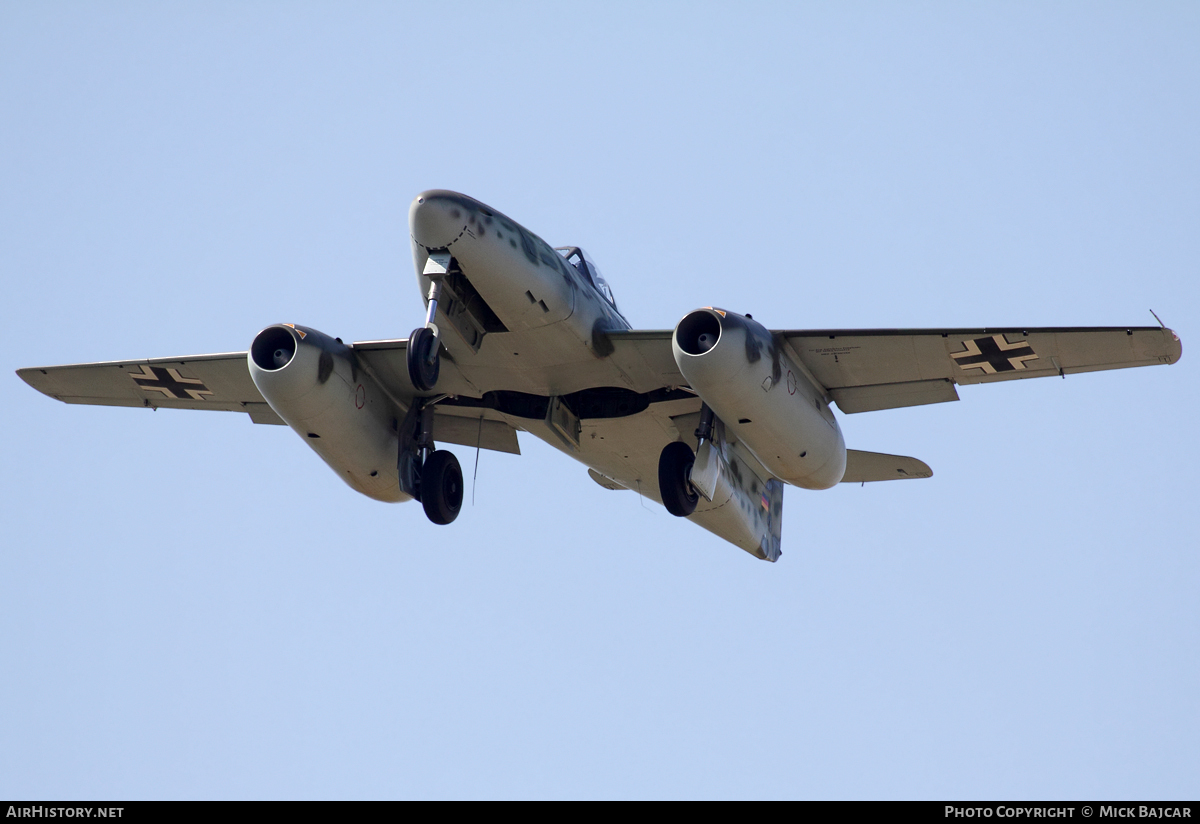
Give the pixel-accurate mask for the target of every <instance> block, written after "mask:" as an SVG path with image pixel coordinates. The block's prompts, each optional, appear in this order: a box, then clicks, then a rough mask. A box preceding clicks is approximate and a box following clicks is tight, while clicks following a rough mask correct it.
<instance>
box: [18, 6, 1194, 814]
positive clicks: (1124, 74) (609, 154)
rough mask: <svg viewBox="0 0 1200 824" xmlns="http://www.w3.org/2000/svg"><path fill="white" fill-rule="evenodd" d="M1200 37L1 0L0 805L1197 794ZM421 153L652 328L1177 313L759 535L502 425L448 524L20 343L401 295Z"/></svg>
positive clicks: (371, 329)
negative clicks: (1166, 330)
mask: <svg viewBox="0 0 1200 824" xmlns="http://www.w3.org/2000/svg"><path fill="white" fill-rule="evenodd" d="M1197 42H1200V10H1198V9H1197V7H1196V6H1195V5H1194V4H1187V3H1159V4H1153V5H1150V6H1146V5H1144V4H1132V3H1129V4H1116V3H1087V4H1073V3H1055V4H1032V3H1027V4H939V3H921V4H910V5H906V6H904V5H896V4H870V3H867V4H836V5H830V4H811V5H810V4H757V3H748V4H747V3H741V4H735V5H733V6H729V5H725V4H722V5H716V4H707V5H706V4H695V3H690V4H683V3H661V4H651V5H649V6H644V5H641V4H637V5H635V4H609V5H607V6H604V7H603V8H602V7H601V6H600V5H599V4H551V3H546V4H535V3H520V4H483V3H462V4H455V5H454V6H452V7H451V6H449V5H447V4H434V3H428V4H416V3H412V4H401V3H395V4H359V5H357V6H356V7H355V8H353V9H351V10H347V9H346V8H343V7H340V6H338V7H335V6H333V5H316V4H290V3H289V4H272V3H257V4H220V3H205V4H171V5H162V4H137V3H125V4H122V3H114V4H107V5H80V4H20V3H13V2H8V3H3V4H0V123H2V124H3V126H2V127H0V173H2V180H3V186H0V219H2V220H3V225H4V227H5V229H4V232H3V234H2V235H0V239H2V242H0V283H2V284H3V294H4V296H5V299H4V302H3V306H4V314H3V320H4V323H3V336H4V337H3V340H4V351H5V360H6V362H7V364H8V369H9V370H10V372H9V377H8V378H7V379H6V380H4V381H0V399H2V404H0V410H3V411H0V416H2V419H0V420H2V422H3V424H4V430H5V431H6V432H7V433H8V437H6V438H5V439H4V444H3V447H2V449H3V454H4V458H3V465H4V467H5V469H6V473H5V476H6V478H7V479H8V480H7V483H6V484H5V486H6V489H5V494H4V495H3V496H2V498H0V513H2V515H3V517H2V519H0V522H2V524H3V526H2V527H0V528H2V529H3V533H2V534H3V536H4V537H3V542H2V546H3V549H2V551H0V581H2V582H3V598H0V661H2V662H3V663H2V664H0V702H2V705H3V706H4V707H5V711H4V712H3V713H0V797H48V798H62V799H68V798H84V797H99V798H258V797H267V798H292V797H299V798H308V797H316V798H343V797H347V798H351V797H380V798H392V797H401V798H404V797H453V798H470V797H526V796H536V797H679V796H684V797H719V798H727V797H835V798H860V797H862V798H906V797H918V798H922V797H934V798H981V797H999V798H1089V797H1090V798H1099V797H1103V798H1114V799H1115V798H1129V799H1138V798H1151V797H1154V798H1195V797H1196V795H1197V791H1198V790H1200V782H1198V780H1197V776H1198V775H1200V750H1198V747H1200V745H1198V744H1197V742H1198V741H1200V713H1198V706H1197V696H1198V695H1200V663H1198V662H1200V654H1198V653H1200V607H1198V606H1197V600H1196V591H1197V582H1198V579H1200V560H1198V559H1197V548H1198V546H1197V545H1198V543H1200V541H1198V540H1197V533H1198V529H1197V527H1198V523H1197V514H1196V501H1195V494H1194V491H1193V485H1194V478H1193V476H1194V468H1195V466H1196V465H1197V463H1198V462H1200V449H1198V438H1197V435H1196V429H1195V423H1194V414H1195V413H1194V410H1195V409H1196V408H1197V405H1198V401H1200V398H1198V397H1197V394H1198V393H1197V379H1196V371H1195V366H1194V364H1195V357H1194V353H1191V354H1189V351H1190V347H1191V346H1192V345H1194V342H1195V341H1196V340H1197V339H1198V338H1197V331H1196V330H1197V329H1200V324H1198V323H1197V321H1200V309H1198V306H1200V300H1198V298H1200V289H1198V287H1197V280H1196V277H1195V272H1196V262H1197V260H1198V259H1200V233H1198V232H1197V226H1200V159H1198V158H1200V155H1198V154H1197V152H1196V140H1197V134H1198V128H1197V127H1198V125H1200V115H1198V113H1200V94H1198V92H1200V83H1198V81H1200V66H1198V60H1200V52H1197V50H1196V47H1195V44H1196V43H1197ZM434 187H437V188H449V189H456V190H459V191H463V192H466V193H468V194H470V195H472V196H473V197H476V198H479V199H481V200H483V201H484V202H486V203H489V204H490V205H492V206H494V207H496V208H498V209H500V210H502V211H503V212H505V213H507V214H509V215H511V216H512V217H514V218H515V219H517V220H519V221H521V222H522V223H523V224H525V225H526V226H528V227H529V228H531V229H532V230H533V231H535V232H537V233H538V234H540V235H541V236H542V237H544V238H545V239H546V240H547V241H549V242H551V243H552V244H554V245H564V244H576V245H581V246H583V247H585V248H586V249H588V251H589V252H590V253H591V254H592V255H593V256H594V257H595V258H596V260H597V261H598V263H599V264H600V266H601V268H602V269H603V271H604V274H605V277H606V278H607V279H608V280H609V282H610V283H611V284H612V287H613V289H614V291H615V293H616V297H617V300H618V302H619V303H620V305H621V307H622V310H623V311H624V312H625V314H626V315H627V316H628V317H629V319H630V321H631V322H632V323H633V324H634V325H635V326H638V327H643V328H668V327H670V326H672V325H674V323H675V322H676V321H677V320H678V319H679V318H680V317H681V316H682V315H683V314H685V313H686V312H688V311H689V310H691V309H694V308H696V307H698V306H705V305H721V306H727V307H729V308H731V309H735V310H738V311H742V312H747V311H749V312H752V313H753V314H754V316H755V318H756V319H758V320H760V321H762V322H763V323H764V324H766V325H767V326H769V327H772V328H830V327H842V328H855V327H943V326H955V327H960V326H985V325H991V326H1001V325H1029V326H1053V325H1072V326H1073V325H1143V324H1148V323H1152V322H1153V319H1152V318H1151V316H1150V313H1149V311H1148V310H1149V309H1154V310H1155V311H1157V312H1158V314H1159V315H1160V316H1161V317H1162V318H1163V320H1164V322H1166V323H1167V324H1168V325H1169V326H1171V327H1173V328H1174V329H1176V330H1177V331H1178V332H1179V334H1180V336H1181V337H1182V338H1183V341H1184V356H1183V359H1182V361H1181V362H1180V363H1179V364H1177V365H1176V366H1174V367H1171V368H1152V369H1138V370H1127V371H1118V372H1109V373H1102V374H1092V375H1082V376H1075V377H1070V378H1068V379H1067V380H1065V381H1060V380H1036V381H1021V382H1017V383H1012V384H1004V385H997V386H988V387H964V388H963V389H962V390H961V392H960V396H961V398H962V401H961V402H960V403H956V404H942V405H937V406H930V407H924V408H914V409H906V410H894V411H886V412H876V413H866V414H861V415H853V416H844V415H842V416H840V418H841V422H842V426H843V429H844V431H845V433H846V439H847V443H848V445H849V446H850V447H852V448H859V449H867V450H875V451H886V452H894V453H898V454H905V455H913V456H916V457H918V458H921V459H922V460H924V461H926V462H927V463H928V464H929V465H930V466H931V467H932V468H933V470H934V473H935V475H934V477H933V478H932V479H929V480H927V481H920V482H915V481H914V482H911V483H894V484H875V485H871V486H868V487H865V488H858V487H851V486H849V485H845V486H843V487H839V488H837V489H834V490H831V491H828V492H821V493H814V492H806V491H803V490H798V489H788V490H787V492H786V494H785V499H784V513H785V517H784V527H783V552H784V554H783V557H782V559H781V561H780V562H779V563H778V564H775V565H770V564H765V563H761V562H758V561H755V560H754V559H753V558H751V557H750V556H748V555H746V554H745V553H743V552H741V551H739V550H737V549H735V548H733V547H731V546H730V545H728V544H725V543H724V542H722V541H720V540H719V539H717V538H715V537H714V536H711V535H709V534H708V533H706V532H704V531H703V530H701V529H699V528H697V527H694V526H692V525H690V524H687V523H681V522H678V521H677V520H676V519H674V518H672V517H671V516H669V515H668V514H666V512H665V511H664V510H662V509H661V507H658V506H657V505H655V504H652V503H649V502H640V501H639V499H638V498H637V497H635V496H633V495H632V494H625V493H618V492H610V491H607V490H604V489H601V488H600V487H599V486H597V485H596V484H594V483H593V482H592V481H591V480H590V479H589V478H588V477H587V474H586V470H585V469H584V467H582V466H581V465H579V464H575V463H573V462H572V461H570V460H568V459H566V458H565V457H564V456H562V455H561V454H559V453H558V452H557V451H555V450H553V449H551V448H550V447H548V446H545V445H544V444H541V443H540V442H538V441H536V440H535V439H532V438H529V437H523V438H522V449H523V450H524V454H523V455H522V456H520V457H514V456H507V455H500V454H492V453H485V454H484V455H483V456H482V460H481V464H480V467H479V478H478V484H477V488H476V491H475V503H474V505H473V506H471V507H468V508H466V509H465V510H464V512H463V514H462V516H460V518H459V519H458V521H457V522H455V523H454V524H453V525H452V526H450V527H446V528H442V527H435V526H433V525H431V524H429V523H428V522H427V521H426V520H425V517H424V515H423V513H422V512H421V511H420V509H419V507H417V506H416V505H414V504H409V505H401V506H388V505H383V504H378V503H375V502H372V501H370V500H367V499H365V498H362V497H360V496H357V495H356V494H354V493H353V492H352V491H350V489H349V488H347V487H346V486H345V485H344V484H342V483H341V481H339V480H338V478H337V477H335V475H334V474H333V473H332V472H330V471H329V470H328V469H327V468H326V467H325V466H324V465H323V464H322V463H321V461H320V460H319V459H318V458H317V456H316V455H315V454H313V453H312V452H311V451H310V450H308V449H307V448H306V447H305V446H304V444H303V443H302V442H301V440H300V439H299V438H297V437H296V436H295V435H294V434H293V433H292V432H290V431H289V430H287V429H285V428H282V427H265V426H254V425H252V424H251V423H250V422H249V420H248V419H247V418H246V417H245V416H242V415H231V414H223V413H222V414H218V413H212V414H202V413H183V412H172V411H160V412H157V413H150V412H144V411H139V410H131V409H104V408H99V407H68V406H66V405H63V404H58V403H55V402H53V401H51V400H50V399H48V398H45V397H43V396H41V395H39V394H37V393H35V392H34V391H33V390H31V389H29V388H28V387H27V386H26V385H25V384H24V383H23V382H22V381H20V380H19V379H17V378H16V376H15V375H12V373H11V370H15V369H16V368H19V367H24V366H34V365H46V364H54V363H69V362H79V361H90V360H106V359H114V358H135V357H149V356H160V355H161V356H166V355H183V354H193V353H200V352H217V351H231V350H240V349H244V348H246V347H247V346H248V344H249V342H250V340H251V339H252V338H253V336H254V334H255V333H256V332H257V331H258V330H259V329H260V328H262V327H263V326H265V325H267V324H270V323H274V322H278V321H291V322H297V323H303V324H306V325H310V326H314V327H316V328H318V329H321V330H322V331H325V332H327V333H328V334H330V335H338V336H341V337H343V338H345V339H347V340H351V339H358V340H362V339H375V338H385V337H403V336H406V335H407V334H408V332H409V331H410V330H411V329H412V328H413V327H414V326H416V325H417V324H418V323H419V322H420V320H421V317H422V311H421V301H420V296H419V294H418V291H417V289H416V284H415V278H414V275H413V272H412V263H411V258H410V255H409V251H408V238H407V226H406V216H407V208H408V203H409V201H410V200H411V199H412V197H413V196H414V195H415V194H416V193H417V192H419V191H421V190H423V189H426V188H434ZM458 452H459V457H460V458H461V459H462V460H463V463H464V466H465V467H466V468H467V471H468V473H469V472H470V471H471V468H472V463H473V459H474V456H473V455H472V454H470V450H465V449H464V450H458Z"/></svg>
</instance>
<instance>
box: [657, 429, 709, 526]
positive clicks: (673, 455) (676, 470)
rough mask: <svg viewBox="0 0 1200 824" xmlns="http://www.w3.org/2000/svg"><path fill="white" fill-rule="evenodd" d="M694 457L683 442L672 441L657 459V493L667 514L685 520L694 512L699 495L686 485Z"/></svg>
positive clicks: (689, 485)
mask: <svg viewBox="0 0 1200 824" xmlns="http://www.w3.org/2000/svg"><path fill="white" fill-rule="evenodd" d="M695 462H696V455H695V453H693V452H692V448H691V447H690V446H688V445H687V444H685V443H684V442H683V441H672V442H671V443H669V444H667V445H666V446H665V447H663V451H662V454H661V455H660V456H659V457H658V492H659V494H660V495H661V496H662V502H663V506H665V507H666V508H667V512H670V513H671V514H672V515H677V516H678V517H680V518H686V517H687V516H688V515H691V514H692V513H693V512H695V511H696V503H697V502H698V501H699V500H700V495H699V494H698V493H697V492H696V490H694V489H692V485H691V484H690V483H688V475H689V474H690V473H691V471H692V464H694V463H695Z"/></svg>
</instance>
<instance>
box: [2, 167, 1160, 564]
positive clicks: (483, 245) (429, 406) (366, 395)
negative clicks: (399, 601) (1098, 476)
mask: <svg viewBox="0 0 1200 824" xmlns="http://www.w3.org/2000/svg"><path fill="white" fill-rule="evenodd" d="M409 230H410V234H411V236H412V253H413V262H414V263H415V264H416V273H417V282H418V284H419V286H420V289H421V292H422V294H423V295H424V296H425V303H426V308H427V311H426V317H425V325H424V326H422V327H420V328H418V329H416V330H415V331H414V332H413V333H412V335H410V336H409V338H408V339H407V340H380V341H365V342H361V343H354V344H349V345H347V344H344V343H342V341H341V339H340V338H331V337H329V336H327V335H325V334H322V333H321V332H318V331H317V330H315V329H310V328H308V327H305V326H299V325H295V324H290V323H286V324H276V325H274V326H268V327H267V328H266V329H264V330H262V331H261V332H259V333H258V335H257V336H256V337H255V338H254V340H253V341H252V342H251V344H250V350H249V352H232V353H228V354H218V355H196V356H193V357H179V358H155V359H152V360H142V361H108V362H103V363H87V364H78V365H72V366H49V367H42V368H32V369H21V370H18V372H17V374H18V375H20V376H21V377H22V378H23V379H24V380H25V381H26V382H28V383H29V384H30V385H31V386H32V387H34V388H35V389H37V390H38V391H40V392H43V393H45V394H47V395H49V396H51V397H53V398H57V399H59V400H61V401H64V402H66V403H88V404H103V405H109V406H141V407H149V408H151V409H153V408H158V407H163V408H174V409H217V410H228V411H240V412H247V413H249V415H250V419H251V420H252V421H254V422H255V423H263V424H286V425H287V426H290V427H291V428H292V429H293V430H295V432H296V433H297V434H298V435H299V436H300V437H301V438H303V439H304V442H305V443H307V444H308V445H309V446H310V447H312V449H313V450H314V451H315V452H316V453H317V454H318V455H320V456H321V458H322V459H323V460H324V461H325V462H326V463H327V464H329V466H330V467H331V468H332V469H333V470H334V471H335V472H337V474H338V475H339V477H341V478H342V480H344V481H345V482H346V483H347V484H349V485H350V486H351V487H352V488H353V489H355V490H357V491H358V492H361V493H362V494H364V495H367V496H368V497H371V498H374V499H376V500H379V501H389V502H398V501H408V500H418V501H420V502H421V503H422V505H423V506H424V509H425V513H426V515H428V517H429V518H430V520H432V521H433V522H434V523H438V524H448V523H450V522H451V521H453V520H454V519H455V517H457V515H458V513H459V510H460V508H461V506H462V499H463V476H462V471H461V469H460V467H459V463H458V460H457V459H456V458H455V456H454V454H453V453H451V452H449V451H447V450H444V449H438V448H437V447H436V446H435V444H437V443H443V444H444V443H451V444H459V445H462V446H468V447H482V448H484V449H494V450H498V451H501V452H511V453H514V454H519V449H518V445H517V434H516V433H517V431H518V430H523V431H525V432H529V433H531V434H533V435H534V436H536V437H538V438H540V439H542V440H543V441H546V442H547V443H549V444H550V445H552V446H554V447H555V448H557V449H559V450H561V451H563V452H565V453H567V454H568V455H570V456H571V457H572V458H575V459H576V460H577V461H579V462H581V463H583V464H585V465H586V466H587V467H588V474H589V475H591V477H592V478H593V480H595V481H596V483H598V484H600V485H601V486H603V487H605V488H607V489H631V490H634V491H636V492H637V493H639V494H641V495H644V496H646V497H647V498H650V499H652V500H656V501H661V502H662V504H663V505H664V506H665V507H666V508H667V510H668V511H669V512H670V513H671V514H673V515H677V516H679V517H682V518H687V519H688V520H690V521H693V522H695V523H697V524H699V525H700V526H702V527H704V528H705V529H707V530H709V531H710V532H713V533H715V534H716V535H719V536H720V537H722V538H724V539H725V540H727V541H729V542H730V543H733V544H735V545H737V546H739V547H741V548H742V549H744V550H746V551H747V552H749V553H750V554H751V555H754V556H755V557H757V558H761V559H763V560H767V561H775V560H776V559H778V558H779V555H780V543H781V539H780V535H781V525H782V519H783V486H784V484H791V485H793V486H799V487H803V488H804V489H828V488H830V487H832V486H834V485H836V484H838V483H843V482H853V483H859V482H865V481H888V480H898V479H904V478H928V477H929V476H930V475H931V474H932V472H931V471H930V469H929V467H928V466H926V465H925V464H924V463H922V462H921V461H919V460H916V459H915V458H904V457H898V456H895V455H882V454H876V453H871V452H858V451H855V450H852V449H846V444H845V441H844V440H843V438H842V432H841V429H840V428H839V426H838V421H837V418H836V417H835V416H834V414H833V411H832V410H831V409H830V404H831V403H836V404H837V406H838V408H839V409H841V411H842V412H845V413H848V414H849V413H856V412H868V411H872V410H880V409H895V408H898V407H904V406H917V405H920V404H927V403H941V402H943V401H954V400H958V392H957V389H956V386H958V385H960V384H964V385H965V384H976V383H992V382H995V381H1004V380H1012V379H1014V378H1034V377H1044V376H1051V375H1055V376H1057V375H1062V376H1065V375H1067V374H1074V373H1076V372H1090V371H1093V370H1099V369H1119V368H1122V367H1127V366H1148V365H1152V364H1160V363H1165V364H1171V363H1175V361H1177V360H1179V357H1180V354H1181V352H1182V348H1181V346H1180V342H1179V338H1178V337H1177V336H1176V335H1175V333H1174V332H1172V331H1171V330H1170V329H1167V328H1165V327H1161V328H1160V327H1116V328H1071V329H1029V328H1020V327H1015V328H1009V329H866V330H842V329H822V330H805V331H788V330H785V331H772V330H768V329H765V328H763V327H762V326H761V325H760V324H759V323H758V322H757V321H755V320H753V319H752V318H751V316H750V315H740V314H737V313H735V312H730V311H727V310H724V309H718V308H715V307H706V308H703V309H696V310H695V311H693V312H689V313H688V314H687V315H685V316H684V317H683V319H682V320H681V321H679V323H678V324H677V325H676V326H675V328H674V329H673V330H662V331H636V330H633V329H631V328H630V325H629V323H628V322H627V321H626V320H625V317H624V316H623V315H622V314H621V311H620V310H619V309H618V308H617V303H616V300H615V299H614V297H613V293H612V290H611V289H610V288H609V286H608V283H607V282H605V280H604V278H602V277H601V276H600V270H599V269H598V268H597V267H596V264H595V263H594V262H593V261H592V259H591V258H590V257H589V256H588V255H587V254H586V253H585V252H584V251H583V250H582V249H579V248H578V247H574V246H570V247H562V248H558V249H554V248H551V247H550V246H549V244H547V243H546V242H544V241H543V240H542V239H541V238H539V237H538V236H537V235H535V234H533V233H532V232H529V231H528V230H526V229H525V228H523V227H522V226H521V225H520V224H518V223H517V222H515V221H513V220H510V219H509V218H507V217H505V216H504V215H502V214H500V213H499V212H497V211H495V210H494V209H491V208H489V207H487V206H485V205H484V204H482V203H480V202H479V201H477V200H473V199H471V198H469V197H466V196H464V195H460V194H456V193H454V192H447V191H429V192H424V193H422V194H421V195H419V196H418V197H417V198H416V200H414V201H413V203H412V207H411V208H410V210H409Z"/></svg>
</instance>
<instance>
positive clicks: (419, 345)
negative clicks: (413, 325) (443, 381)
mask: <svg viewBox="0 0 1200 824" xmlns="http://www.w3.org/2000/svg"><path fill="white" fill-rule="evenodd" d="M437 345H438V342H437V338H435V337H434V336H433V330H432V329H430V328H429V327H428V326H422V327H421V328H420V329H414V330H413V333H412V335H411V336H409V338H408V378H409V380H411V381H412V384H413V386H415V387H416V388H417V389H418V390H419V391H421V392H428V391H429V390H431V389H433V387H435V386H436V385H437V379H438V374H439V373H440V372H441V370H442V359H441V358H440V357H439V356H438V355H437V354H436V353H435V354H434V356H433V362H432V363H431V362H430V358H429V353H430V351H431V350H432V349H433V347H435V346H437Z"/></svg>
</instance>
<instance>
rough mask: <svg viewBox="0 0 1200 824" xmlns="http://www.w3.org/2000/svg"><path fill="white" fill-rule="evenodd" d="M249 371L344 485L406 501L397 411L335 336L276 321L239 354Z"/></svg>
mask: <svg viewBox="0 0 1200 824" xmlns="http://www.w3.org/2000/svg"><path fill="white" fill-rule="evenodd" d="M246 360H247V366H248V368H249V370H250V377H251V378H252V379H253V381H254V385H255V386H256V387H258V391H259V392H260V393H262V396H263V398H264V399H266V401H267V403H268V404H270V406H271V408H272V409H274V410H275V412H276V413H277V414H278V415H279V417H281V418H283V420H284V422H286V423H287V425H288V426H290V427H291V428H292V429H293V430H295V432H296V434H298V435H299V436H300V437H301V438H303V439H304V442H305V443H307V444H308V445H309V446H310V447H312V449H313V451H314V452H316V453H317V454H318V455H320V456H321V459H322V460H324V461H325V463H327V464H329V466H330V468H331V469H333V471H334V472H336V473H337V474H338V477H340V478H341V479H342V480H343V481H345V482H346V483H347V484H349V485H350V487H351V488H353V489H355V490H357V491H358V492H361V493H362V494H364V495H366V496H368V497H370V498H374V499H376V500H378V501H407V500H409V499H410V496H408V495H406V494H405V493H404V492H403V491H401V489H400V483H399V475H398V474H397V471H396V455H397V449H398V441H397V438H398V436H397V433H396V429H397V426H396V421H397V419H398V418H402V417H403V411H402V410H399V409H398V408H397V407H396V405H395V404H394V403H393V402H392V401H391V399H390V398H388V397H387V395H385V394H384V393H383V392H382V391H381V390H380V389H379V387H378V386H377V385H376V383H375V381H374V380H372V379H371V376H370V375H367V374H366V373H364V372H363V370H361V369H359V368H358V366H357V364H356V362H355V358H354V352H353V350H352V349H350V347H348V346H346V345H345V344H343V343H342V342H341V341H339V340H337V339H335V338H331V337H329V336H328V335H325V334H322V333H321V332H318V331H317V330H315V329H310V328H308V327H306V326H295V325H292V324H282V323H281V324H276V325H274V326H268V327H267V328H266V329H264V330H262V331H261V332H259V333H258V335H257V336H256V337H255V338H254V341H253V343H251V344H250V351H249V353H248V354H247V358H246Z"/></svg>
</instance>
